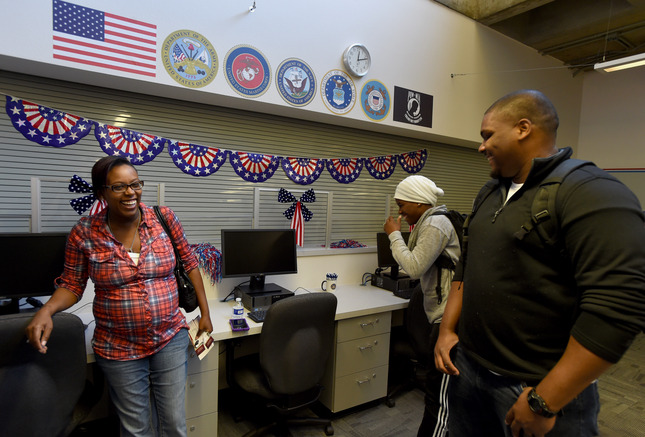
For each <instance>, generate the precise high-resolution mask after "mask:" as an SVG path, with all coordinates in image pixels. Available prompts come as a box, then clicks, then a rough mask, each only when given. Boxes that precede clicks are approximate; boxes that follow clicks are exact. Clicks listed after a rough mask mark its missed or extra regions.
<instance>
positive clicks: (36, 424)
mask: <svg viewBox="0 0 645 437" xmlns="http://www.w3.org/2000/svg"><path fill="white" fill-rule="evenodd" d="M33 315H34V314H33V313H31V314H29V313H23V314H11V315H4V316H0V436H2V437H4V436H12V437H13V436H60V435H63V434H64V432H65V430H66V427H67V425H68V424H69V423H70V421H71V420H72V412H73V411H74V407H75V405H76V404H77V402H78V400H79V398H80V396H81V393H82V392H83V389H84V387H85V379H86V375H87V355H86V353H85V332H84V331H85V329H84V326H83V322H81V319H79V318H78V317H77V316H75V315H73V314H68V313H59V314H56V315H55V316H54V317H53V322H54V329H53V331H52V333H51V337H50V338H49V341H48V342H47V353H46V354H41V353H39V352H37V351H36V350H35V349H34V348H33V347H32V346H31V345H30V344H28V343H27V342H26V338H27V337H26V336H25V328H26V327H27V325H28V324H29V322H30V321H31V318H32V317H33Z"/></svg>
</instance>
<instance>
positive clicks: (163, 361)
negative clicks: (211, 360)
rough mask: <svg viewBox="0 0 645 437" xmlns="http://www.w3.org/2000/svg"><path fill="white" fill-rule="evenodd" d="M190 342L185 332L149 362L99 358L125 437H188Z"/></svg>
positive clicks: (147, 358)
mask: <svg viewBox="0 0 645 437" xmlns="http://www.w3.org/2000/svg"><path fill="white" fill-rule="evenodd" d="M188 342H189V340H188V331H187V330H186V329H182V330H180V331H179V332H178V333H177V334H176V335H175V336H174V337H173V338H172V340H170V342H168V344H167V345H166V346H164V348H163V349H161V350H160V351H159V352H157V353H156V354H154V355H151V356H148V357H145V358H141V359H138V360H131V361H116V360H107V359H105V358H101V357H98V356H97V357H96V362H97V363H98V365H99V366H100V368H101V370H103V373H104V374H105V377H106V379H107V382H108V387H109V390H110V397H111V399H112V402H113V403H114V406H115V407H116V410H117V413H118V415H119V420H120V422H121V437H129V436H133V437H134V436H136V437H148V436H150V437H153V436H155V435H158V436H161V437H166V436H177V437H186V409H185V407H184V402H185V395H186V372H187V364H186V363H187V357H188V355H187V351H188ZM153 410H154V411H153ZM155 430H157V432H156V433H155Z"/></svg>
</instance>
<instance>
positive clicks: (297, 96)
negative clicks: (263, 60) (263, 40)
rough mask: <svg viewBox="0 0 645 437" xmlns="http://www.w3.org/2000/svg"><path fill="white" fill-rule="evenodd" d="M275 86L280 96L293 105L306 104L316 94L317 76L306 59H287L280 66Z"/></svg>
mask: <svg viewBox="0 0 645 437" xmlns="http://www.w3.org/2000/svg"><path fill="white" fill-rule="evenodd" d="M275 86H276V88H277V89H278V92H279V93H280V97H282V99H283V100H284V101H285V102H287V103H288V104H290V105H292V106H305V105H308V104H309V102H311V101H312V100H313V99H314V97H315V96H316V76H314V72H313V71H312V70H311V68H310V67H309V65H307V63H306V62H305V61H302V60H300V59H296V58H290V59H285V60H284V61H282V64H280V66H279V67H278V71H277V73H276V77H275Z"/></svg>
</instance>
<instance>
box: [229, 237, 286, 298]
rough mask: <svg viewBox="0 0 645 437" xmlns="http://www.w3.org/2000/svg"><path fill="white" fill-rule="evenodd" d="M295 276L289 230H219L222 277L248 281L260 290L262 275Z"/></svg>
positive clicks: (251, 288) (255, 288)
mask: <svg viewBox="0 0 645 437" xmlns="http://www.w3.org/2000/svg"><path fill="white" fill-rule="evenodd" d="M289 273H298V256H297V252H296V233H295V230H293V229H222V277H224V278H231V277H242V276H248V277H249V278H250V283H249V289H250V290H258V291H262V290H263V289H264V277H265V276H266V275H283V274H289Z"/></svg>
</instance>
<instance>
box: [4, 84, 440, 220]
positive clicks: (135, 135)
mask: <svg viewBox="0 0 645 437" xmlns="http://www.w3.org/2000/svg"><path fill="white" fill-rule="evenodd" d="M5 97H6V106H5V109H6V112H7V115H9V118H10V119H11V123H12V125H13V126H14V127H15V128H16V130H17V131H19V132H20V133H21V134H22V135H23V136H24V137H25V138H27V139H28V140H30V141H33V142H36V143H38V144H41V145H43V146H53V147H65V146H68V145H72V144H75V143H77V142H78V141H79V140H81V139H82V138H84V137H85V136H86V135H87V134H88V133H89V132H90V130H91V129H92V127H94V136H95V137H96V139H97V140H98V142H99V145H100V146H101V148H102V149H103V151H104V152H105V153H106V154H108V155H119V156H124V157H126V158H127V159H128V160H129V161H130V162H131V163H132V164H134V165H141V164H145V163H146V162H150V161H152V160H153V159H155V158H156V157H157V155H159V153H161V151H162V150H163V148H164V145H165V143H166V142H168V153H169V154H170V156H171V158H172V162H173V163H174V164H175V166H177V168H179V169H180V170H181V171H183V172H184V173H186V174H189V175H191V176H209V175H212V174H213V173H215V172H217V171H218V170H219V169H220V168H221V166H222V165H223V164H224V163H225V162H226V161H227V160H228V161H229V163H230V164H231V166H232V167H233V170H234V171H235V173H236V174H237V175H238V176H240V177H241V178H242V179H244V180H245V181H247V182H254V183H256V182H264V181H266V180H268V179H270V178H271V177H272V176H273V175H274V174H275V172H276V170H277V169H278V167H280V166H282V169H283V170H284V173H285V175H286V176H287V177H288V178H289V179H290V180H291V181H293V182H295V183H297V184H300V185H309V184H312V183H314V182H315V181H317V180H318V179H319V178H320V175H321V174H322V173H323V169H324V168H325V167H326V168H327V171H328V172H329V174H330V175H331V177H332V178H333V179H334V180H336V181H337V182H339V183H342V184H349V183H351V182H354V181H355V180H356V179H358V177H359V176H360V174H361V171H362V169H363V166H365V167H366V168H367V171H368V172H369V173H370V175H371V176H372V177H373V178H375V179H379V180H384V179H387V178H389V177H390V176H392V173H393V172H394V170H395V168H396V163H397V161H398V162H399V164H400V165H401V167H402V168H403V169H404V170H405V171H406V172H408V173H418V172H419V171H421V169H422V168H423V167H424V165H425V163H426V159H427V157H428V152H427V150H425V149H421V150H416V151H412V152H406V153H401V154H399V155H383V156H374V157H370V158H302V157H286V158H283V157H281V156H277V155H269V154H262V153H249V152H236V151H232V150H225V149H219V148H215V147H209V146H202V145H199V144H191V143H185V142H181V141H171V140H167V139H165V138H162V137H157V136H154V135H150V134H145V133H140V132H136V131H132V130H128V129H124V128H119V127H116V126H111V125H107V124H103V123H97V122H95V121H92V120H89V119H85V118H82V117H78V116H75V115H72V114H67V113H64V112H61V111H57V110H55V109H51V108H48V107H45V106H41V105H38V104H36V103H31V102H28V101H26V100H21V99H18V98H14V97H12V96H8V95H5ZM70 186H71V185H70ZM70 191H71V188H70ZM90 191H91V190H90ZM77 192H81V191H77ZM87 192H89V191H87ZM86 197H88V196H86ZM88 199H89V198H88ZM88 199H85V198H82V199H75V200H74V201H73V203H74V205H72V206H73V207H74V208H75V209H76V208H77V207H78V210H82V211H83V212H84V211H85V210H86V209H87V208H88V206H86V205H85V203H87V202H88V201H89V200H88ZM92 202H94V199H92ZM92 202H90V203H92ZM70 203H72V201H70ZM75 205H77V206H75ZM294 208H296V207H295V206H294ZM78 210H77V212H78ZM83 212H79V214H82V213H83Z"/></svg>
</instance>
